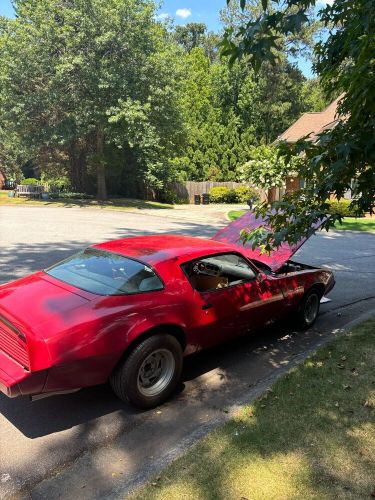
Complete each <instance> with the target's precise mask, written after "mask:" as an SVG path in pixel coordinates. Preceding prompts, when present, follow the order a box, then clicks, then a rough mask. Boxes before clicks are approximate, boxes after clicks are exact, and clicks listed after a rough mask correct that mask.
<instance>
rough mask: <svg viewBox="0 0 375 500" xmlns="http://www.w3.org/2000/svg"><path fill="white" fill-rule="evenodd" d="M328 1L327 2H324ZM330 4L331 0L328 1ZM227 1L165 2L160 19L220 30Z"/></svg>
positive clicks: (1, 7) (304, 66)
mask: <svg viewBox="0 0 375 500" xmlns="http://www.w3.org/2000/svg"><path fill="white" fill-rule="evenodd" d="M322 1H327V0H322ZM328 1H329V2H330V1H331V0H328ZM225 5H226V0H209V1H205V2H204V1H202V0H164V1H163V2H162V5H161V7H160V9H159V14H158V15H159V18H161V19H162V18H163V17H164V16H171V17H172V18H173V19H174V22H175V24H186V23H189V22H201V23H205V24H206V26H207V28H208V30H209V31H218V30H220V28H221V26H220V14H219V13H220V10H221V9H222V8H223V7H225ZM13 14H14V12H13V7H12V2H11V0H0V15H3V16H8V17H12V16H13ZM297 64H298V66H299V68H300V69H301V71H302V72H303V74H304V75H305V76H306V77H308V78H311V77H312V76H313V75H312V72H311V64H310V63H309V62H308V61H306V60H304V59H298V60H297Z"/></svg>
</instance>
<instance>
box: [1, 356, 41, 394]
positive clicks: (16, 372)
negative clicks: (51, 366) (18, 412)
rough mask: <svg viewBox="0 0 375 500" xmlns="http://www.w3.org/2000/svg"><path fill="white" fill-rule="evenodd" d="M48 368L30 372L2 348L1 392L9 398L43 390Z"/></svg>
mask: <svg viewBox="0 0 375 500" xmlns="http://www.w3.org/2000/svg"><path fill="white" fill-rule="evenodd" d="M46 378H47V370H43V371H40V372H35V373H30V372H28V371H27V370H25V369H24V368H23V367H22V366H21V365H19V364H18V363H17V362H16V361H14V360H13V359H12V358H10V357H9V356H7V354H5V353H4V352H3V351H1V350H0V392H2V393H3V394H5V395H6V396H8V397H9V398H15V397H17V396H22V395H26V394H38V393H40V392H42V390H43V387H44V384H45V381H46Z"/></svg>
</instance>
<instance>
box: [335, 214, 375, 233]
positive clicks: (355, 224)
mask: <svg viewBox="0 0 375 500" xmlns="http://www.w3.org/2000/svg"><path fill="white" fill-rule="evenodd" d="M335 228H336V229H342V230H344V231H345V230H349V231H367V232H369V233H375V217H361V218H359V219H356V218H355V217H345V219H343V221H342V225H340V224H339V223H338V222H337V223H336V225H335Z"/></svg>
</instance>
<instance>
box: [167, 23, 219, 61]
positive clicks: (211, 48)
mask: <svg viewBox="0 0 375 500" xmlns="http://www.w3.org/2000/svg"><path fill="white" fill-rule="evenodd" d="M173 37H174V39H175V40H176V42H177V43H178V44H179V45H180V46H181V47H182V48H183V49H184V50H186V52H191V51H192V50H193V49H196V48H202V49H204V51H205V53H206V56H207V57H208V58H209V59H210V61H211V63H213V62H215V61H216V59H217V55H218V45H219V42H220V41H221V37H220V36H219V35H218V34H216V33H213V32H212V31H210V32H208V33H207V26H206V25H205V24H204V23H187V24H185V25H182V26H176V28H175V31H174V34H173Z"/></svg>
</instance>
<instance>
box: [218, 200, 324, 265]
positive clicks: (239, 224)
mask: <svg viewBox="0 0 375 500" xmlns="http://www.w3.org/2000/svg"><path fill="white" fill-rule="evenodd" d="M323 222H324V219H323V220H321V221H319V222H317V223H316V224H314V226H313V227H312V231H311V233H310V235H309V236H306V237H303V238H301V239H300V240H299V241H298V242H297V243H295V244H293V245H291V244H289V243H287V242H284V243H283V244H282V245H281V246H280V247H279V248H278V249H277V250H273V251H272V252H271V253H270V255H268V254H262V253H261V252H260V250H259V249H258V248H255V249H254V250H252V248H251V245H250V244H249V243H246V244H245V245H244V244H243V243H242V241H241V240H240V232H241V230H242V229H245V228H246V229H249V230H250V231H251V230H253V229H256V228H257V227H259V226H261V225H265V227H266V228H267V224H265V221H264V219H262V218H260V217H259V218H257V217H256V216H255V214H254V213H253V212H251V211H250V210H249V211H248V212H247V213H246V214H244V215H243V216H242V217H239V218H238V219H237V220H235V221H233V222H231V223H230V224H228V226H226V227H224V228H223V229H222V230H221V231H219V232H218V233H216V234H215V236H213V238H212V239H213V240H217V241H222V242H223V243H229V244H231V245H235V246H236V247H238V249H239V250H240V251H241V253H243V254H244V255H246V257H248V258H249V259H253V260H257V261H259V262H262V263H263V264H265V265H267V266H268V267H269V268H270V269H271V270H272V271H273V272H277V271H278V270H279V269H280V268H281V267H282V266H283V264H285V262H287V261H288V260H289V259H290V258H291V257H292V255H294V254H295V253H296V251H297V250H298V249H299V248H300V247H301V246H302V245H303V244H304V243H305V241H306V240H308V239H309V237H310V236H311V234H313V233H314V232H315V231H316V230H317V229H319V227H320V226H321V225H322V224H323Z"/></svg>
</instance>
